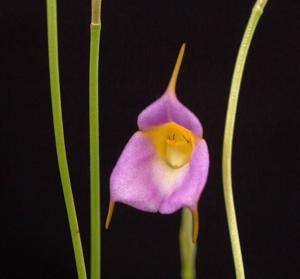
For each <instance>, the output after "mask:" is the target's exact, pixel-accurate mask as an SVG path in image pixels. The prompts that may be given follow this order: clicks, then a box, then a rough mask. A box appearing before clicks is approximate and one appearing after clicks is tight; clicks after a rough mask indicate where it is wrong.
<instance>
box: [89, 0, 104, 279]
mask: <svg viewBox="0 0 300 279" xmlns="http://www.w3.org/2000/svg"><path fill="white" fill-rule="evenodd" d="M100 7H101V1H100V0H92V22H91V26H90V78H89V110H90V189H91V190H90V200H91V205H90V206H91V279H99V278H100V277H101V225H100V224H101V221H100V159H99V156H100V155H99V105H98V82H99V81H98V74H99V47H100V30H101V22H100Z"/></svg>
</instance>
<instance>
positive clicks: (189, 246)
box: [179, 208, 197, 279]
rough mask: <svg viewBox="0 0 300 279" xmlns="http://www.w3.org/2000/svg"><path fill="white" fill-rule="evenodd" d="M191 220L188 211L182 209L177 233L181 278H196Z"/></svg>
mask: <svg viewBox="0 0 300 279" xmlns="http://www.w3.org/2000/svg"><path fill="white" fill-rule="evenodd" d="M192 231H193V219H192V214H191V212H190V210H189V209H187V208H183V209H182V216H181V225H180V232H179V244H180V256H181V278H182V279H195V278H196V265H195V264H196V252H197V245H196V244H195V243H193V241H192Z"/></svg>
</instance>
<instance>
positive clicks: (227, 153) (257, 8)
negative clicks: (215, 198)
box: [223, 0, 267, 279]
mask: <svg viewBox="0 0 300 279" xmlns="http://www.w3.org/2000/svg"><path fill="white" fill-rule="evenodd" d="M266 4H267V0H257V1H256V3H255V5H254V7H253V9H252V13H251V16H250V18H249V21H248V24H247V27H246V29H245V32H244V36H243V39H242V42H241V45H240V49H239V52H238V56H237V60H236V63H235V68H234V72H233V77H232V82H231V88H230V95H229V101H228V107H227V115H226V123H225V131H224V142H223V187H224V199H225V206H226V214H227V221H228V227H229V234H230V240H231V246H232V253H233V259H234V265H235V273H236V278H238V279H243V278H245V273H244V266H243V259H242V252H241V247H240V240H239V233H238V227H237V221H236V214H235V208H234V200H233V192H232V178H231V158H232V139H233V130H234V122H235V115H236V109H237V102H238V96H239V91H240V86H241V80H242V76H243V71H244V66H245V62H246V58H247V54H248V50H249V47H250V44H251V41H252V37H253V34H254V31H255V28H256V25H257V23H258V21H259V19H260V16H261V15H262V13H263V9H264V7H265V5H266Z"/></svg>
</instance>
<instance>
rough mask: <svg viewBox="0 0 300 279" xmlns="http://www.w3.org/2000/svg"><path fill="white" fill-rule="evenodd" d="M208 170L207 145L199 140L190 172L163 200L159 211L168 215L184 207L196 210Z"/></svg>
mask: <svg viewBox="0 0 300 279" xmlns="http://www.w3.org/2000/svg"><path fill="white" fill-rule="evenodd" d="M208 168H209V155H208V148H207V144H206V142H205V140H204V139H199V140H198V141H197V142H196V143H195V146H194V150H193V153H192V155H191V159H190V162H189V164H188V172H187V173H186V174H185V177H184V179H183V180H182V181H181V185H180V186H179V187H177V188H176V189H174V191H173V193H172V194H171V195H169V196H168V197H167V198H165V199H164V200H163V202H162V204H161V205H160V208H159V211H160V212H161V213H164V214H168V213H172V212H174V211H176V210H178V209H179V208H182V207H187V208H190V209H193V208H195V207H196V206H197V203H198V200H199V198H200V195H201V193H202V191H203V189H204V186H205V183H206V180H207V176H208Z"/></svg>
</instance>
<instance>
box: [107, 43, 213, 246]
mask: <svg viewBox="0 0 300 279" xmlns="http://www.w3.org/2000/svg"><path fill="white" fill-rule="evenodd" d="M184 51H185V44H183V45H182V47H181V49H180V52H179V55H178V58H177V61H176V65H175V67H174V70H173V73H172V76H171V79H170V82H169V85H168V87H167V90H166V91H165V93H164V94H163V95H162V96H161V97H160V98H159V99H157V100H156V101H155V102H153V103H152V104H150V105H149V106H148V107H146V108H145V109H144V110H143V111H142V112H141V113H140V115H139V116H138V121H137V124H138V128H139V131H137V132H135V133H134V134H133V136H132V137H131V139H130V140H129V142H128V143H127V145H126V146H125V148H124V150H123V152H122V154H121V156H120V158H119V160H118V162H117V164H116V166H115V167H114V169H113V171H112V174H111V177H110V204H109V212H108V216H107V220H106V225H105V226H106V228H108V226H109V223H110V220H111V217H112V213H113V209H114V205H115V203H116V202H121V203H124V204H127V205H130V206H133V207H135V208H137V209H140V210H143V211H148V212H160V213H162V214H170V213H173V212H175V211H177V210H178V209H180V208H188V209H190V211H191V213H192V215H193V241H194V242H195V241H196V240H197V236H198V222H199V221H198V200H199V198H200V195H201V193H202V191H203V189H204V186H205V184H206V180H207V175H208V168H209V155H208V148H207V144H206V142H205V140H204V139H203V129H202V125H201V123H200V121H199V120H198V118H197V117H196V116H195V115H194V114H193V113H192V112H191V111H190V110H189V109H188V108H186V107H185V106H184V105H183V104H182V103H181V102H180V101H179V100H178V99H177V97H176V93H175V87H176V81H177V77H178V73H179V70H180V66H181V62H182V59H183V55H184Z"/></svg>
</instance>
